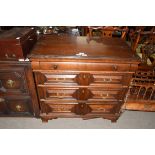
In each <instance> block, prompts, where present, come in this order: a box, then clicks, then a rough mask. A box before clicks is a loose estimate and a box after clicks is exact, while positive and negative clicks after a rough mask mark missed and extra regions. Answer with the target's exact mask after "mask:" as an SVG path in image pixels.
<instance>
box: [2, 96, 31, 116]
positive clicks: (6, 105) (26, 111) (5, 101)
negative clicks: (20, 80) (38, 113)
mask: <svg viewBox="0 0 155 155" xmlns="http://www.w3.org/2000/svg"><path fill="white" fill-rule="evenodd" d="M0 114H1V115H5V114H9V115H32V114H33V113H32V107H31V99H30V98H29V97H28V98H6V97H5V98H2V97H0Z"/></svg>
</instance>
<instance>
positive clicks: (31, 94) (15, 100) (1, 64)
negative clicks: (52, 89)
mask: <svg viewBox="0 0 155 155" xmlns="http://www.w3.org/2000/svg"><path fill="white" fill-rule="evenodd" d="M0 116H36V117H38V116H39V106H38V99H37V94H36V90H35V84H34V79H33V73H32V69H31V65H30V62H19V61H0Z"/></svg>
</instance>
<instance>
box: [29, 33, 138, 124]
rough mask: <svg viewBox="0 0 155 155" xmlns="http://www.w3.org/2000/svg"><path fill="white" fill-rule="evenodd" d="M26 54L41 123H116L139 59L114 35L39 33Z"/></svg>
mask: <svg viewBox="0 0 155 155" xmlns="http://www.w3.org/2000/svg"><path fill="white" fill-rule="evenodd" d="M29 57H30V61H31V65H32V69H33V72H34V76H35V81H36V87H37V92H38V96H39V101H40V108H41V109H40V110H41V113H40V117H41V118H42V120H43V121H48V120H49V119H55V118H59V117H81V118H83V119H90V118H98V117H102V118H105V119H110V120H111V121H116V120H117V119H118V118H119V116H120V114H121V113H122V106H123V105H124V101H125V96H126V93H127V90H128V85H129V83H130V80H131V77H132V74H133V73H134V72H135V70H136V69H137V66H138V63H139V62H138V61H137V59H136V58H135V57H134V55H133V54H132V53H131V51H130V48H129V47H128V45H127V44H126V43H125V42H124V41H123V40H121V39H118V38H102V39H101V38H91V39H90V38H87V37H72V36H61V35H60V36H42V37H41V38H40V40H39V41H38V42H37V44H36V45H35V47H34V49H33V50H32V53H31V54H30V56H29Z"/></svg>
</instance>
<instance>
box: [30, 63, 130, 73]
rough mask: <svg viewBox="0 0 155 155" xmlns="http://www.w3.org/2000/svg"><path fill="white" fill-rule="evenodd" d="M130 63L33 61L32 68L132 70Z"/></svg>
mask: <svg viewBox="0 0 155 155" xmlns="http://www.w3.org/2000/svg"><path fill="white" fill-rule="evenodd" d="M130 67H131V66H130V64H119V63H117V64H114V63H82V62H39V63H34V64H33V62H32V68H33V69H34V70H35V69H40V70H66V71H67V70H68V71H71V70H72V71H86V70H87V71H123V72H129V71H130Z"/></svg>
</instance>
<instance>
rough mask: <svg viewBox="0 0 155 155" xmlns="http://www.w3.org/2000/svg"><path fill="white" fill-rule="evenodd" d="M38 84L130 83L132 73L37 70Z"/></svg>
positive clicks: (86, 84)
mask: <svg viewBox="0 0 155 155" xmlns="http://www.w3.org/2000/svg"><path fill="white" fill-rule="evenodd" d="M35 78H36V81H37V84H45V85H46V84H55V85H57V84H58V85H60V84H64V85H66V84H69V85H85V86H88V85H92V86H93V85H100V86H101V85H103V86H105V85H106V84H107V85H111V84H115V85H128V83H129V82H130V78H131V75H130V74H120V73H117V74H116V73H104V74H99V73H98V74H97V73H96V74H95V73H80V72H77V73H66V72H61V73H52V72H35Z"/></svg>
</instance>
